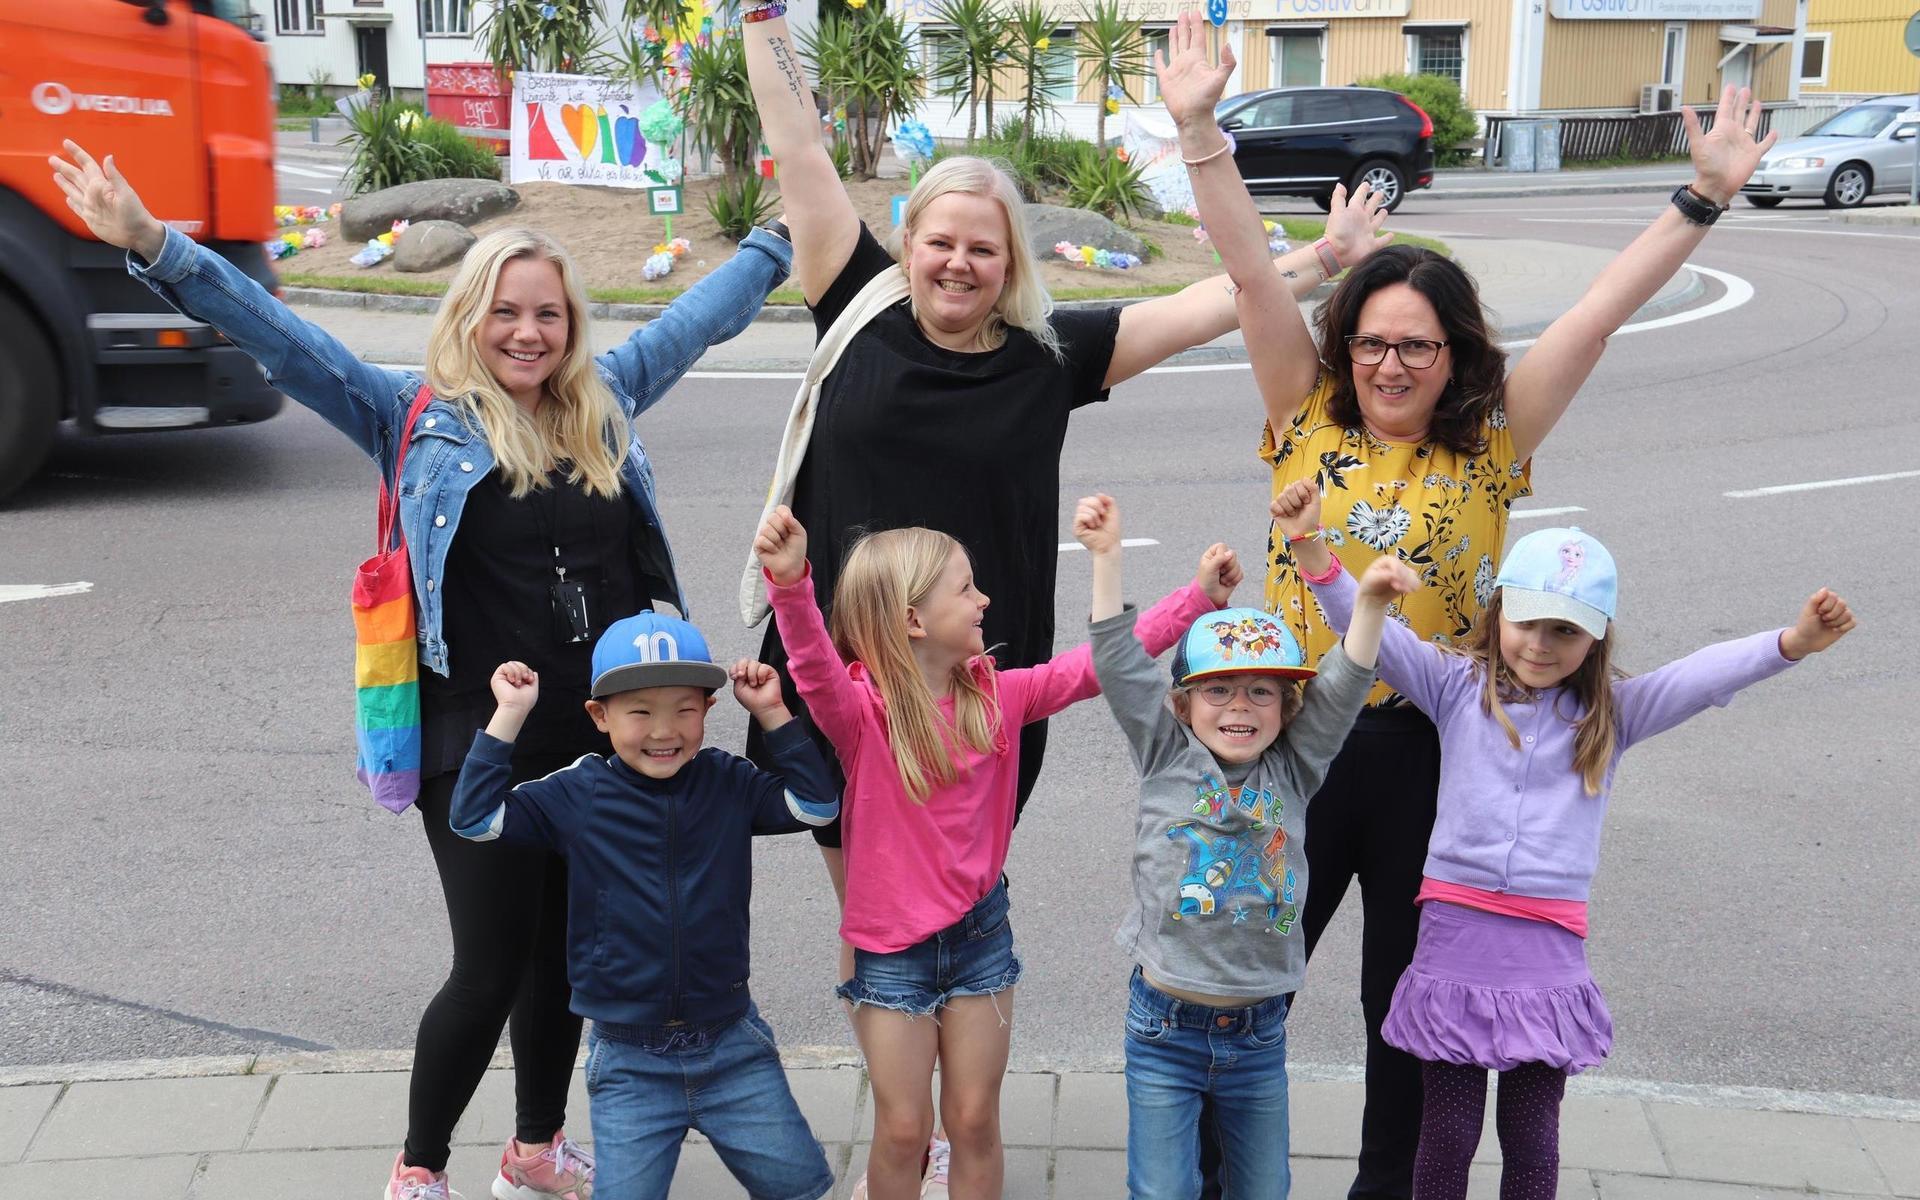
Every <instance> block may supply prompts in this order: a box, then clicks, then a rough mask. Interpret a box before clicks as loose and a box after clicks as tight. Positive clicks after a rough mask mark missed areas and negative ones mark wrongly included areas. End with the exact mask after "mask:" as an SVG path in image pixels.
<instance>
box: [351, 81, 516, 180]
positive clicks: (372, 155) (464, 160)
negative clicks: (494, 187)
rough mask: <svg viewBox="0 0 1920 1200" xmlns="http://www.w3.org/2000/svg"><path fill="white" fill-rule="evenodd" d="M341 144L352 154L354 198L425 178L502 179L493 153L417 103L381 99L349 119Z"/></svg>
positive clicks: (354, 111) (359, 110)
mask: <svg viewBox="0 0 1920 1200" xmlns="http://www.w3.org/2000/svg"><path fill="white" fill-rule="evenodd" d="M341 143H342V144H343V145H346V146H349V147H351V148H352V151H353V158H352V161H350V162H349V163H348V164H347V187H348V190H349V191H351V192H352V193H353V194H354V195H356V196H357V195H360V194H361V193H363V192H377V191H380V190H382V189H383V188H390V187H398V186H400V185H401V184H403V183H415V182H418V181H419V180H422V179H498V178H500V165H499V162H498V161H497V160H496V159H495V158H494V156H493V152H492V151H491V150H488V149H487V148H486V147H484V146H482V145H480V144H479V143H478V142H475V141H473V140H472V139H470V138H468V137H466V136H465V135H464V134H462V133H461V132H460V131H459V130H457V129H455V128H454V127H453V126H451V125H449V124H447V123H446V122H445V121H437V120H434V119H433V118H431V117H429V116H427V115H426V114H425V113H422V112H421V111H420V107H419V106H418V105H416V104H402V103H400V102H399V101H396V100H383V101H381V102H380V103H378V104H367V105H362V106H361V107H359V108H356V109H354V110H353V112H352V115H351V116H349V117H348V125H347V135H346V137H344V138H342V139H341Z"/></svg>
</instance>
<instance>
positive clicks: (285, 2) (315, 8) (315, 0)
mask: <svg viewBox="0 0 1920 1200" xmlns="http://www.w3.org/2000/svg"><path fill="white" fill-rule="evenodd" d="M289 14H291V15H293V16H294V17H296V18H298V17H299V16H300V15H302V14H304V15H305V16H306V23H305V24H304V25H300V26H299V27H297V28H288V26H287V24H286V21H285V18H286V17H287V16H288V15H289ZM273 32H274V36H276V37H325V36H326V35H327V31H326V29H325V28H323V27H322V26H321V24H320V0H274V4H273Z"/></svg>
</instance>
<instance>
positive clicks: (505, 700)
mask: <svg viewBox="0 0 1920 1200" xmlns="http://www.w3.org/2000/svg"><path fill="white" fill-rule="evenodd" d="M489 682H490V684H491V685H492V687H493V702H494V703H495V704H497V705H499V706H500V711H501V712H509V713H518V714H519V715H521V716H525V715H526V714H527V713H529V712H531V711H533V706H534V704H535V703H536V702H537V701H538V700H539V699H540V676H539V675H538V674H537V673H535V671H534V669H533V668H532V667H529V666H528V665H527V664H525V663H523V662H504V663H501V664H500V665H499V666H498V667H496V668H495V669H494V672H493V678H492V679H491V680H490V681H489Z"/></svg>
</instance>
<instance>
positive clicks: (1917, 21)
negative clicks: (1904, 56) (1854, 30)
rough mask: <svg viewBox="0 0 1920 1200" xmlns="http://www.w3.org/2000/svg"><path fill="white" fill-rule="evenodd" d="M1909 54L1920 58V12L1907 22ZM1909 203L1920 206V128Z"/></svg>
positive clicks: (1917, 98)
mask: <svg viewBox="0 0 1920 1200" xmlns="http://www.w3.org/2000/svg"><path fill="white" fill-rule="evenodd" d="M1907 53H1909V54H1911V55H1913V56H1914V57H1915V58H1920V12H1917V13H1914V14H1913V16H1912V17H1910V18H1908V20H1907ZM1914 107H1916V108H1920V92H1916V93H1915V94H1914ZM1907 203H1908V204H1912V205H1915V206H1920V128H1917V129H1915V130H1914V131H1913V171H1912V173H1911V175H1910V176H1909V177H1908V179H1907Z"/></svg>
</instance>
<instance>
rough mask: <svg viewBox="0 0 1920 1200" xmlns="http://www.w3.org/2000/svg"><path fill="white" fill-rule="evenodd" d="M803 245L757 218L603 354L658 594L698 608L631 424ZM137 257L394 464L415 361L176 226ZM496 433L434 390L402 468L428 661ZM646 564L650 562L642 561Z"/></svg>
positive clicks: (169, 291)
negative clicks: (488, 433) (455, 551)
mask: <svg viewBox="0 0 1920 1200" xmlns="http://www.w3.org/2000/svg"><path fill="white" fill-rule="evenodd" d="M792 259H793V247H792V246H791V245H789V244H788V243H787V242H786V241H784V240H783V239H781V238H778V237H775V236H774V235H773V234H770V233H767V232H766V231H764V230H760V229H756V230H754V231H752V232H751V233H749V234H748V235H747V239H746V241H744V242H742V243H740V253H738V254H736V255H734V257H733V258H731V259H729V260H728V261H727V262H726V263H725V264H723V265H722V266H720V267H719V268H718V269H717V270H715V271H714V272H712V273H711V274H709V275H708V276H707V277H706V278H705V279H702V280H701V281H700V282H698V283H696V284H694V285H693V286H692V287H691V288H689V289H687V292H686V294H685V295H683V296H681V297H680V298H679V299H677V300H675V301H674V302H673V303H672V304H670V305H668V306H667V310H666V311H665V312H664V313H662V314H661V315H660V316H659V317H658V318H657V319H656V320H653V321H650V322H648V323H647V324H646V325H645V326H643V327H642V328H640V329H639V330H638V331H636V332H635V333H634V334H633V336H632V337H629V338H628V339H627V340H626V341H625V342H623V343H621V344H620V345H618V346H616V347H614V348H613V349H612V350H609V351H607V352H606V353H604V354H601V355H599V356H598V357H597V358H596V359H595V360H594V361H595V362H596V363H597V365H598V366H599V368H600V376H601V378H602V379H603V380H605V381H606V383H607V386H608V387H610V388H612V389H613V394H614V395H615V396H616V397H617V398H618V399H619V402H620V408H621V411H622V412H624V413H625V414H626V417H627V421H628V435H627V437H628V441H627V455H626V461H625V462H623V463H622V464H621V467H620V477H621V481H622V482H623V483H624V485H625V491H626V495H627V500H628V502H629V503H631V504H632V505H633V508H634V516H635V518H636V519H638V520H640V521H643V522H645V523H646V525H647V527H648V528H649V529H651V530H652V531H653V533H654V535H655V536H656V537H657V538H658V539H659V545H660V548H661V555H660V561H661V562H662V563H663V564H664V568H663V569H664V571H665V576H664V577H662V576H661V575H660V574H659V572H658V571H657V570H654V569H651V568H649V569H646V570H645V572H644V575H645V580H646V583H647V586H648V588H649V591H650V594H651V595H652V596H653V597H654V598H655V599H657V600H666V601H669V602H671V603H672V604H673V606H674V607H675V608H677V609H679V610H680V612H681V613H682V614H685V613H686V612H687V603H686V597H685V595H684V593H683V592H682V590H681V587H680V582H679V579H678V577H677V573H676V572H675V570H674V566H673V552H672V550H671V549H670V548H669V547H668V545H667V536H666V529H665V527H664V526H663V524H662V523H661V520H660V510H659V505H658V502H657V499H656V497H655V495H654V486H653V467H652V464H650V463H649V462H648V461H647V452H646V448H645V447H644V446H642V445H641V444H640V438H639V436H638V435H637V434H635V433H634V432H633V431H632V422H633V420H634V418H636V417H638V416H639V415H640V414H641V413H643V412H645V411H646V410H647V409H649V408H651V407H652V406H653V404H654V402H655V401H657V400H659V399H660V397H661V396H662V395H663V394H665V392H666V390H667V389H668V388H669V387H671V386H673V384H674V383H675V382H676V381H678V380H679V378H680V376H682V375H684V374H685V373H686V371H687V369H688V368H689V367H691V366H693V364H694V362H695V361H697V360H698V359H699V357H700V356H701V355H702V354H704V353H705V352H706V349H707V347H708V346H711V345H714V344H715V343H718V342H724V341H726V340H727V339H728V338H730V337H733V336H734V335H735V334H737V333H739V332H740V331H741V330H743V329H745V328H746V327H747V325H748V323H749V322H751V321H752V320H753V318H754V315H755V314H756V313H758V312H759V311H760V306H761V305H762V304H763V303H764V302H765V301H766V297H767V293H768V292H770V291H772V290H773V289H774V288H775V287H777V286H779V284H780V283H781V282H782V281H783V280H785V279H786V277H787V271H788V269H789V268H790V266H791V265H792ZM127 270H128V271H129V272H130V273H131V274H132V275H133V276H134V277H135V278H136V279H140V280H142V281H144V282H145V283H146V284H147V286H148V287H151V288H152V289H153V290H154V291H155V292H158V293H159V294H160V297H161V298H162V299H164V300H165V301H166V302H167V303H169V304H171V305H173V307H175V308H177V309H179V310H180V311H181V312H182V313H185V314H186V315H187V316H190V317H193V318H195V319H196V320H200V321H205V322H206V323H207V324H209V325H211V326H213V327H214V328H215V329H217V330H219V331H220V332H221V333H223V334H225V335H226V337H227V339H228V340H229V341H231V342H232V343H233V344H234V345H236V346H238V347H240V348H241V349H242V350H244V351H246V352H247V353H248V354H249V355H251V356H252V357H253V359H254V361H255V362H258V363H259V364H260V366H261V368H262V369H263V370H265V371H266V373H267V378H268V379H269V380H270V381H272V383H273V384H274V386H276V387H278V388H279V389H280V390H281V391H282V392H285V393H286V394H287V395H288V396H291V397H292V398H293V399H295V400H297V401H299V402H300V403H301V404H304V405H306V406H307V407H308V408H310V409H312V410H313V411H314V412H315V413H317V414H319V415H320V416H321V417H322V418H323V419H325V420H326V421H327V423H328V424H330V425H332V426H333V427H334V428H336V429H338V430H340V432H342V433H344V434H346V435H347V436H348V437H349V438H352V439H353V443H354V445H356V446H358V447H360V448H361V449H362V450H364V451H366V452H367V454H368V455H369V456H371V457H372V458H373V459H374V461H375V462H377V463H379V464H380V469H381V471H382V472H384V473H386V474H387V475H391V474H392V472H393V460H394V457H395V450H396V432H397V430H398V428H399V427H400V425H401V424H402V423H404V422H405V421H406V419H407V410H408V409H409V408H411V407H412V405H413V399H414V396H415V394H416V393H417V392H418V391H419V388H420V384H421V382H422V380H421V378H420V376H419V375H417V374H415V373H413V372H411V371H393V370H388V369H386V368H384V367H376V366H374V365H372V364H371V363H366V362H362V361H361V360H360V359H359V358H358V357H357V356H356V355H355V354H354V353H353V351H351V350H349V349H347V348H346V347H345V346H343V345H341V344H340V342H339V341H338V340H336V339H335V338H334V337H333V335H331V334H329V333H327V332H326V331H325V330H324V329H321V328H320V327H319V326H317V325H314V324H311V323H309V322H307V321H303V320H301V319H300V318H299V317H297V316H295V315H294V313H293V311H292V310H291V309H289V308H288V307H287V306H286V305H284V304H282V303H281V302H280V301H279V300H277V299H275V298H274V297H273V296H272V295H271V294H269V293H268V292H267V291H266V289H264V288H262V287H261V286H260V285H259V284H257V283H255V282H254V281H253V280H251V279H249V278H247V277H246V276H245V275H243V274H241V273H240V271H238V270H237V269H235V268H234V266H233V265H232V264H231V263H229V262H227V260H226V259H224V258H221V257H220V256H219V255H217V254H214V253H213V252H211V251H209V250H207V249H205V248H204V247H202V246H199V245H197V244H195V243H194V242H193V241H192V240H191V239H189V238H187V237H186V236H184V235H182V234H181V233H179V232H178V231H176V230H172V229H169V230H168V231H167V240H166V245H165V247H164V248H163V249H162V250H161V251H160V256H159V257H158V258H156V259H155V260H154V261H153V262H152V263H151V264H145V265H143V264H142V263H141V262H140V261H139V257H138V256H137V255H134V254H132V253H129V254H128V255H127ZM493 466H494V459H493V450H492V447H490V446H488V445H487V441H486V438H485V437H484V436H482V434H481V432H480V430H479V427H478V425H477V424H472V423H469V421H468V420H467V419H466V417H465V416H464V414H463V410H462V409H460V408H458V407H456V406H455V405H453V404H450V403H448V402H447V401H446V400H445V399H443V398H441V397H438V396H436V397H435V398H434V399H433V402H432V403H430V404H429V405H428V406H427V408H426V410H425V411H424V412H422V413H421V414H420V420H419V422H418V423H417V424H416V425H415V426H414V430H413V439H412V443H411V445H410V447H409V449H408V451H407V461H406V469H405V473H404V476H403V478H402V479H401V481H400V528H401V533H402V536H404V537H405V538H406V543H407V549H408V553H409V557H410V559H411V563H412V568H413V594H414V599H415V601H416V603H417V604H418V608H419V614H420V618H419V639H420V661H421V662H422V663H424V664H425V665H426V666H428V667H430V668H432V669H433V670H435V671H437V672H439V673H440V674H441V675H443V676H444V675H446V674H447V644H446V642H445V641H444V640H443V639H442V638H441V636H440V634H441V628H442V624H441V615H442V610H441V603H440V582H441V580H442V579H443V578H444V575H443V573H444V571H445V570H446V565H447V549H448V548H449V547H450V546H452V545H453V538H454V534H455V533H456V532H457V531H458V530H459V528H460V513H461V509H462V508H463V507H464V506H465V504H466V499H467V493H468V492H469V491H470V490H472V488H473V485H474V484H476V483H478V482H479V481H480V480H482V479H485V478H486V477H487V474H488V473H489V472H490V471H492V470H493ZM643 566H644V564H643Z"/></svg>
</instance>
